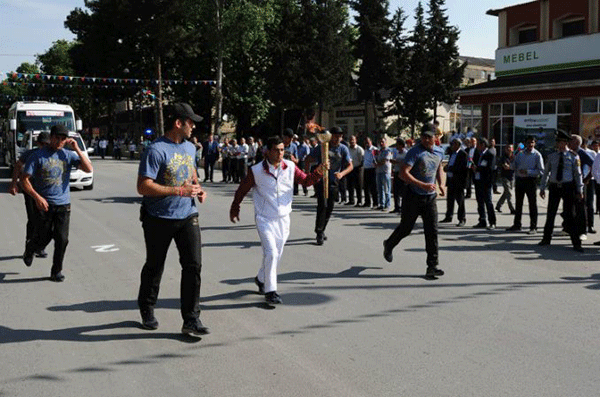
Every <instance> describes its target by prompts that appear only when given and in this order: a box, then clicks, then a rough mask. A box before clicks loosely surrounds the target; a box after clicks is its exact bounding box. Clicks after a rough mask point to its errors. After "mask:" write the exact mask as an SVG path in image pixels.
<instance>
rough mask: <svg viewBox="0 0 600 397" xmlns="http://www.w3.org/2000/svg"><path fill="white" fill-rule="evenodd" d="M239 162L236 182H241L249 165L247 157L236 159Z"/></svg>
mask: <svg viewBox="0 0 600 397" xmlns="http://www.w3.org/2000/svg"><path fill="white" fill-rule="evenodd" d="M235 161H236V163H237V175H236V177H237V179H236V182H241V181H242V180H243V179H244V178H245V177H246V174H247V173H248V165H247V164H246V159H236V160H235Z"/></svg>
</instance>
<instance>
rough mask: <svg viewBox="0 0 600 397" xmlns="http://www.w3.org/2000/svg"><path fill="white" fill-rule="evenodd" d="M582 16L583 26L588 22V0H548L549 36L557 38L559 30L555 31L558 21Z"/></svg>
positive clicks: (559, 33)
mask: <svg viewBox="0 0 600 397" xmlns="http://www.w3.org/2000/svg"><path fill="white" fill-rule="evenodd" d="M577 16H582V17H584V18H585V26H586V27H587V26H588V24H589V3H588V0H570V1H564V0H551V1H550V24H549V29H550V37H552V38H559V37H560V35H561V32H560V31H556V30H555V29H557V26H558V22H559V21H560V20H562V19H565V18H569V17H577Z"/></svg>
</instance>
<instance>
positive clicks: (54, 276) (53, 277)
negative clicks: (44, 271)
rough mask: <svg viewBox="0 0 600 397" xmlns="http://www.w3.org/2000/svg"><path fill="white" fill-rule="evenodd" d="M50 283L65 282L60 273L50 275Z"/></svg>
mask: <svg viewBox="0 0 600 397" xmlns="http://www.w3.org/2000/svg"><path fill="white" fill-rule="evenodd" d="M50 281H54V282H55V283H62V282H63V281H65V276H64V274H62V273H61V272H58V273H56V274H51V275H50Z"/></svg>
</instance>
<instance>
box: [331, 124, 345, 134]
mask: <svg viewBox="0 0 600 397" xmlns="http://www.w3.org/2000/svg"><path fill="white" fill-rule="evenodd" d="M329 132H331V135H342V134H343V133H344V131H342V129H341V128H340V127H338V126H335V127H332V128H331V129H330V130H329Z"/></svg>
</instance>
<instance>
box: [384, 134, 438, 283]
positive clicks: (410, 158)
mask: <svg viewBox="0 0 600 397" xmlns="http://www.w3.org/2000/svg"><path fill="white" fill-rule="evenodd" d="M434 142H435V128H434V126H433V125H431V124H428V125H425V126H424V127H423V130H422V131H421V142H419V143H418V144H417V145H415V146H414V147H413V148H412V149H410V150H409V151H408V153H406V157H405V158H404V162H403V164H402V166H401V169H400V177H401V178H402V180H403V181H404V182H405V183H406V184H407V188H406V193H405V196H404V199H403V200H402V219H401V221H400V224H399V225H398V227H396V229H395V230H394V232H393V233H392V234H391V236H390V237H389V238H388V239H387V240H384V241H383V257H384V258H385V260H387V261H388V262H391V261H392V260H393V256H392V251H393V249H394V247H395V246H396V245H398V243H400V241H401V240H402V239H403V238H404V237H406V236H408V235H409V234H410V232H411V231H412V229H413V227H414V226H415V222H416V220H417V217H418V216H419V215H420V216H421V217H422V218H423V230H424V232H425V251H426V252H427V273H426V274H425V278H426V279H428V280H435V279H436V278H437V276H442V275H443V274H444V271H443V270H442V269H439V268H438V238H437V234H438V232H437V204H436V201H435V199H436V196H437V193H436V181H437V184H438V185H437V186H438V187H439V189H440V195H442V196H443V195H444V188H443V187H442V179H441V172H442V170H441V164H442V159H443V158H444V151H443V150H442V149H441V148H440V147H438V146H435V144H434Z"/></svg>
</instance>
